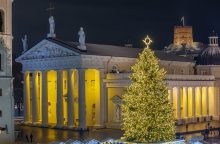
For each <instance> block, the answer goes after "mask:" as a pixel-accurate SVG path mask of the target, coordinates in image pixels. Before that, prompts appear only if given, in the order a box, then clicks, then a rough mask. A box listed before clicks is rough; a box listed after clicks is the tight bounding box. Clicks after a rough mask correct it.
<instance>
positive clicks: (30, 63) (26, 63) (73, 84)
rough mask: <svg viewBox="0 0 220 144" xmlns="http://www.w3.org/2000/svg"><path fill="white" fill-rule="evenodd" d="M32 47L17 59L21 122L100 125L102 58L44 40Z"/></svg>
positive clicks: (80, 125) (73, 126)
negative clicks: (20, 78) (21, 79)
mask: <svg viewBox="0 0 220 144" xmlns="http://www.w3.org/2000/svg"><path fill="white" fill-rule="evenodd" d="M48 45H50V47H51V45H53V49H56V52H54V50H53V49H51V48H48V47H49V46H48ZM37 49H38V50H37ZM32 50H33V51H27V52H26V53H24V54H23V55H22V56H21V57H19V58H18V59H17V61H19V62H21V63H22V64H23V74H24V109H25V110H24V122H25V123H31V124H34V125H42V126H45V127H47V126H56V127H58V128H62V127H69V128H78V129H86V128H88V127H90V126H93V127H103V126H104V117H103V113H104V111H103V109H102V108H101V107H104V100H103V93H104V90H103V82H102V79H103V77H104V67H103V65H102V62H103V60H104V61H105V58H102V57H101V58H100V57H98V56H86V55H84V56H83V55H79V53H77V52H75V51H73V50H69V49H67V48H63V47H62V46H60V45H58V44H54V43H51V42H50V41H47V40H43V41H42V42H41V43H39V44H38V45H36V46H35V47H33V48H32ZM35 51H38V53H35ZM50 51H51V52H50ZM47 53H50V55H45V54H47Z"/></svg>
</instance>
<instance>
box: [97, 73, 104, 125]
mask: <svg viewBox="0 0 220 144" xmlns="http://www.w3.org/2000/svg"><path fill="white" fill-rule="evenodd" d="M104 77H105V74H104V69H100V122H99V123H98V124H99V125H101V126H104V119H105V118H104V117H105V109H104V107H105V94H104V84H103V80H104Z"/></svg>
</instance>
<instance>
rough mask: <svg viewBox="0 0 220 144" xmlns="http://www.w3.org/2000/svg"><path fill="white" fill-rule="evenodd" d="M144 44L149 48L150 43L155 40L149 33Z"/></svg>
mask: <svg viewBox="0 0 220 144" xmlns="http://www.w3.org/2000/svg"><path fill="white" fill-rule="evenodd" d="M143 42H144V44H145V45H146V46H147V48H149V46H150V44H151V43H152V42H153V41H152V40H151V39H150V37H149V36H148V35H147V37H146V38H145V39H144V40H143Z"/></svg>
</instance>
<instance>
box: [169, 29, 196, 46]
mask: <svg viewBox="0 0 220 144" xmlns="http://www.w3.org/2000/svg"><path fill="white" fill-rule="evenodd" d="M173 43H174V45H175V46H177V45H182V44H183V45H192V44H193V31H192V27H191V26H175V27H174V40H173Z"/></svg>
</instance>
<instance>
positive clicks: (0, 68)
mask: <svg viewBox="0 0 220 144" xmlns="http://www.w3.org/2000/svg"><path fill="white" fill-rule="evenodd" d="M0 70H2V55H1V54H0Z"/></svg>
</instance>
